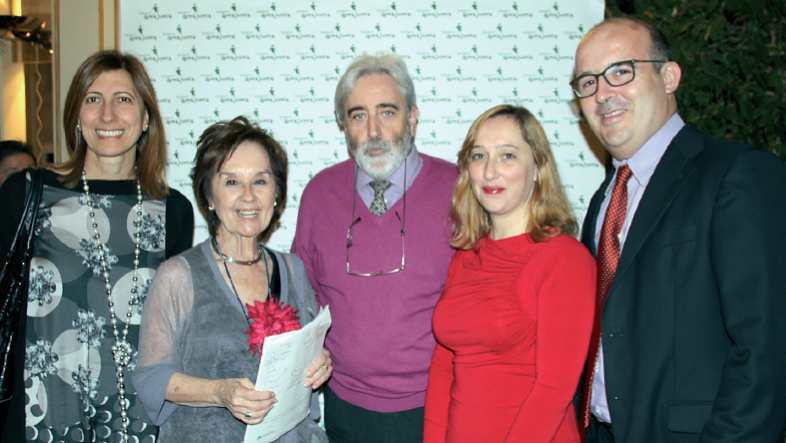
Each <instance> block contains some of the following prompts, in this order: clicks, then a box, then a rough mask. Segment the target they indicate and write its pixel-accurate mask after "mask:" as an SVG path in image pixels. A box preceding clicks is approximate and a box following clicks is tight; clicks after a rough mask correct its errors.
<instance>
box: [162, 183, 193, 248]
mask: <svg viewBox="0 0 786 443" xmlns="http://www.w3.org/2000/svg"><path fill="white" fill-rule="evenodd" d="M193 241H194V210H193V208H192V207H191V202H190V201H188V199H187V198H185V197H184V196H183V194H181V193H180V192H178V191H177V190H176V189H170V190H169V197H167V201H166V258H171V257H174V256H176V255H177V254H180V253H181V252H183V251H185V250H187V249H189V248H191V246H192V244H193Z"/></svg>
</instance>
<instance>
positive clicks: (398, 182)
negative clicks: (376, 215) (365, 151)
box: [355, 143, 423, 208]
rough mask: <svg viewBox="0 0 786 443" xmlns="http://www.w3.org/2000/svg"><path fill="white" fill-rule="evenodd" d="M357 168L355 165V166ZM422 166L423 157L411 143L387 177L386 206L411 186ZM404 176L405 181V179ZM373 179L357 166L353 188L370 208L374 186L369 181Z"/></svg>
mask: <svg viewBox="0 0 786 443" xmlns="http://www.w3.org/2000/svg"><path fill="white" fill-rule="evenodd" d="M355 167H356V168H357V166H355ZM422 168H423V159H422V158H420V155H418V150H417V148H415V144H414V143H412V149H411V150H410V151H409V155H407V158H406V159H405V160H404V161H403V162H401V164H400V165H399V167H398V168H396V170H395V171H393V174H392V175H391V176H390V177H389V178H388V181H390V183H391V185H390V187H389V188H388V189H387V191H385V204H386V205H387V207H388V208H390V207H392V206H393V205H395V204H396V202H397V201H398V200H399V199H400V198H401V196H402V195H404V191H405V190H407V189H409V187H410V186H412V182H414V181H415V178H416V177H417V176H418V174H419V173H420V170H421V169H422ZM405 176H406V181H405ZM373 181H374V179H373V178H371V176H370V175H368V174H366V173H365V172H364V171H363V170H362V169H360V168H357V178H356V179H355V189H357V191H358V195H360V198H361V199H362V200H363V203H364V204H365V205H366V207H368V208H370V207H371V203H372V202H373V201H374V188H372V187H371V182H373Z"/></svg>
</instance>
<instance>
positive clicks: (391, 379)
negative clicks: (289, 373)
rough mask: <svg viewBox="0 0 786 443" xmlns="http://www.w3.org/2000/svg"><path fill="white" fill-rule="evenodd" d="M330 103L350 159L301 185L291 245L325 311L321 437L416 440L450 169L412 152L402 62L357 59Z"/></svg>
mask: <svg viewBox="0 0 786 443" xmlns="http://www.w3.org/2000/svg"><path fill="white" fill-rule="evenodd" d="M335 107H336V118H337V119H338V122H339V124H340V126H341V127H342V129H343V131H344V134H345V136H346V139H347V146H348V149H349V153H350V156H351V157H352V158H351V159H349V160H347V161H344V162H342V163H339V164H337V165H334V166H331V167H329V168H327V169H325V170H323V171H321V172H320V173H319V174H317V175H316V176H315V177H314V178H313V179H312V180H311V181H310V182H309V183H308V185H307V186H306V189H305V190H304V191H303V196H302V198H301V200H300V212H299V214H298V222H297V232H296V233H295V240H294V243H293V244H292V252H294V253H297V255H298V256H299V257H300V258H302V259H303V262H304V263H305V265H306V271H307V272H308V275H309V279H310V280H311V285H312V286H313V287H314V292H315V293H316V297H317V301H318V302H319V304H320V306H325V305H330V312H331V314H332V316H333V326H332V328H331V330H330V332H329V333H328V336H327V341H326V345H325V346H326V348H327V349H329V350H330V356H331V358H332V359H333V368H334V370H333V377H332V379H331V380H330V382H329V383H328V386H327V387H326V389H325V425H326V428H327V432H328V437H329V438H330V440H331V442H341V443H346V442H358V443H374V442H394V443H397V442H401V443H416V442H417V443H420V442H421V441H422V439H423V405H424V404H425V397H426V383H427V378H428V369H429V364H430V358H431V354H432V352H433V350H434V344H435V342H434V337H433V335H432V332H431V314H432V312H433V310H434V305H435V304H436V303H437V299H438V298H439V295H440V293H441V292H442V287H443V286H444V284H445V280H446V278H447V270H448V265H449V264H450V259H451V257H452V256H453V252H454V251H453V249H451V247H450V245H449V239H450V233H451V226H450V224H449V221H448V220H449V217H448V215H449V211H450V198H451V193H452V190H453V185H454V184H455V181H456V178H457V174H458V172H457V169H456V166H455V165H454V164H451V163H448V162H446V161H444V160H440V159H437V158H434V157H430V156H428V155H424V154H422V153H419V152H418V151H417V149H416V148H415V145H414V143H413V142H412V140H413V138H414V135H415V129H416V127H417V123H418V108H417V106H416V105H415V90H414V86H413V84H412V79H411V78H410V76H409V74H408V72H407V67H406V65H405V64H404V61H403V60H402V59H401V58H400V57H398V56H396V55H393V54H388V55H381V56H369V55H363V56H360V57H358V58H357V59H355V60H354V61H353V62H352V64H351V65H350V66H349V68H348V69H347V71H346V72H345V73H344V75H343V76H342V77H341V80H340V81H339V84H338V87H337V88H336V98H335Z"/></svg>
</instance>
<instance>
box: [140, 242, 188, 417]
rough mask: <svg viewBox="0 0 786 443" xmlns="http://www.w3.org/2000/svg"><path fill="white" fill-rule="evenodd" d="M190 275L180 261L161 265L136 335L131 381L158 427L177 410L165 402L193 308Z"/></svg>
mask: <svg viewBox="0 0 786 443" xmlns="http://www.w3.org/2000/svg"><path fill="white" fill-rule="evenodd" d="M193 300H194V292H193V285H192V283H191V271H190V269H189V267H188V264H187V263H186V261H185V260H183V259H181V258H180V257H176V258H173V259H171V260H167V261H166V262H164V263H163V264H162V265H161V266H160V267H159V268H158V272H157V273H156V276H155V277H154V278H153V283H152V284H151V285H150V290H149V292H148V297H147V299H146V300H145V305H144V315H143V316H142V326H141V329H140V332H139V360H138V363H137V367H136V370H135V371H134V374H133V377H132V381H133V383H134V388H135V389H136V390H137V396H138V398H139V400H140V401H141V402H142V405H143V406H144V408H145V411H146V412H147V414H148V416H149V417H150V419H151V420H152V422H153V424H155V425H156V426H160V425H161V424H162V423H163V422H165V421H166V420H167V418H169V416H170V415H172V413H173V412H174V411H175V410H176V409H177V408H178V405H176V404H174V403H171V402H169V401H166V389H167V386H168V385H169V380H170V379H171V378H172V374H174V373H175V372H183V368H182V363H181V361H180V353H179V352H178V350H179V340H180V337H181V336H182V332H183V327H184V324H185V321H186V317H187V316H188V314H189V313H190V312H191V309H192V307H193Z"/></svg>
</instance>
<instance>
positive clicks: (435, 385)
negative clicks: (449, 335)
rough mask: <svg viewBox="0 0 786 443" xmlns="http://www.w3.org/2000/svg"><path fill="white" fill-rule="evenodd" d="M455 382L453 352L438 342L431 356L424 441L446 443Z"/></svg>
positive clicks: (424, 442)
mask: <svg viewBox="0 0 786 443" xmlns="http://www.w3.org/2000/svg"><path fill="white" fill-rule="evenodd" d="M452 384H453V352H452V351H451V350H449V349H448V348H446V347H444V346H442V345H440V344H439V343H437V346H436V347H435V348H434V355H433V356H432V357H431V367H430V368H429V371H428V387H427V388H426V410H425V421H424V424H423V443H438V442H441V443H444V441H445V434H446V432H447V423H448V408H449V407H450V386H451V385H452Z"/></svg>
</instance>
